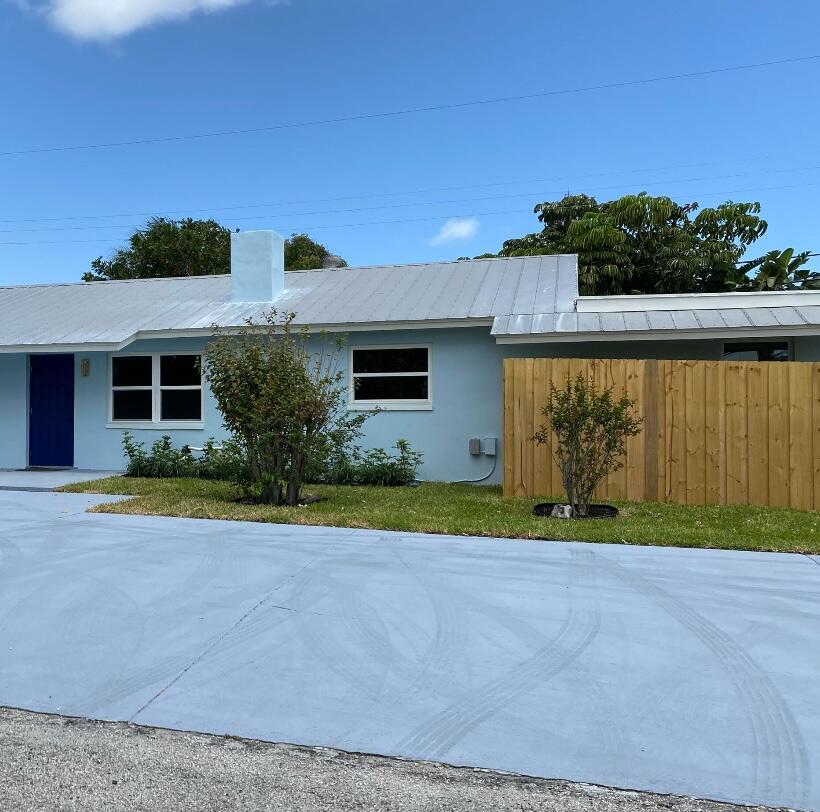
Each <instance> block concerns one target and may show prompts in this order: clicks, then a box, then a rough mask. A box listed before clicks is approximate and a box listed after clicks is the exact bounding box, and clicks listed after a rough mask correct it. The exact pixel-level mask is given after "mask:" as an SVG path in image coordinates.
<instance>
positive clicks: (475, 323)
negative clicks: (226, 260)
mask: <svg viewBox="0 0 820 812" xmlns="http://www.w3.org/2000/svg"><path fill="white" fill-rule="evenodd" d="M492 326H493V319H492V318H486V319H439V320H435V321H385V322H377V321H371V322H359V323H356V324H311V325H309V326H308V332H310V333H363V332H375V331H382V330H428V329H437V330H438V329H443V328H445V327H451V328H452V327H492ZM293 327H294V328H296V329H299V328H301V327H302V325H301V324H299V323H297V322H294V324H293ZM218 329H219V332H221V333H228V334H231V333H238V332H239V331H240V330H243V329H245V327H244V326H241V325H236V326H230V327H229V326H226V327H219V328H218ZM254 329H257V330H259V331H260V332H261V331H264V330H266V329H267V325H266V324H259V325H254ZM212 335H214V330H213V328H211V327H200V328H197V329H192V330H144V331H140V332H138V333H135V334H134V335H133V336H132V337H131V338H129V339H128V340H127V341H126V342H124V343H123V345H122V346H126V345H127V344H130V343H132V342H133V341H137V340H138V339H148V338H201V337H203V336H204V337H207V338H209V337H211V336H212Z"/></svg>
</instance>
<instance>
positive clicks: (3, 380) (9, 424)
mask: <svg viewBox="0 0 820 812" xmlns="http://www.w3.org/2000/svg"><path fill="white" fill-rule="evenodd" d="M27 454H28V358H27V356H25V355H16V354H15V355H0V468H25V466H26V462H27V459H26V455H27Z"/></svg>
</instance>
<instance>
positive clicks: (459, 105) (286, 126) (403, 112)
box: [0, 54, 820, 158]
mask: <svg viewBox="0 0 820 812" xmlns="http://www.w3.org/2000/svg"><path fill="white" fill-rule="evenodd" d="M818 59H820V54H810V55H808V56H794V57H787V58H785V59H773V60H769V61H767V62H750V63H747V64H744V65H731V66H728V67H723V68H709V69H707V70H699V71H689V72H687V73H675V74H667V75H664V76H652V77H648V78H644V79H630V80H627V81H622V82H606V83H604V84H598V85H586V86H581V87H573V88H562V89H556V90H544V91H540V92H538V93H524V94H520V95H516V96H498V97H495V98H489V99H474V100H471V101H463V102H452V103H449V104H434V105H429V106H426V107H408V108H405V109H400V110H388V111H385V112H380V113H360V114H357V115H349V116H338V117H336V118H324V119H315V120H313V121H294V122H287V123H282V124H271V125H268V126H265V127H248V128H244V129H235V130H218V131H215V132H205V133H191V134H187V135H173V136H163V137H154V138H134V139H129V140H125V141H109V142H102V143H96V144H75V145H71V146H53V147H36V148H29V149H17V150H7V151H5V152H0V157H2V158H8V157H13V156H20V155H38V154H43V153H54V152H72V151H80V150H96V149H112V148H116V147H132V146H139V145H143V144H168V143H175V142H180V141H193V140H197V139H206V138H224V137H228V136H235V135H251V134H254V133H265V132H275V131H278V130H293V129H299V128H305V127H322V126H327V125H332V124H343V123H346V122H353V121H372V120H375V119H385V118H394V117H397V116H409V115H415V114H418V113H437V112H442V111H444V110H462V109H465V108H470V107H483V106H487V105H493V104H508V103H510V102H520V101H531V100H534V99H544V98H548V97H550V96H567V95H572V94H575V93H590V92H593V91H597V90H613V89H616V88H624V87H637V86H640V85H650V84H656V83H659V82H670V81H679V80H683V79H694V78H697V77H700V76H715V75H718V74H723V73H733V72H736V71H744V70H754V69H758V68H768V67H773V66H776V65H789V64H796V63H804V62H812V61H816V60H818Z"/></svg>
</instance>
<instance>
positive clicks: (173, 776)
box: [0, 710, 761, 812]
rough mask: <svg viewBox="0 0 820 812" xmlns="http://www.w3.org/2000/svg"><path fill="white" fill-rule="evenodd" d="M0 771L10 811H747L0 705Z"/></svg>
mask: <svg viewBox="0 0 820 812" xmlns="http://www.w3.org/2000/svg"><path fill="white" fill-rule="evenodd" d="M0 776H2V780H0V809H5V810H14V811H15V812H35V811H36V812H41V810H46V809H47V810H71V811H72V812H92V810H93V812H175V811H176V810H179V812H198V811H199V810H201V812H215V810H219V812H231V810H243V812H254V810H259V811H260V812H261V810H277V812H278V811H281V812H285V810H287V812H293V810H299V812H327V811H328V810H340V811H341V810H344V812H349V811H350V810H357V809H361V810H374V809H379V810H403V812H412V811H413V810H438V811H440V812H461V810H464V811H465V812H466V811H467V810H469V811H470V812H482V811H483V810H486V812H506V811H507V810H509V812H536V810H539V812H543V810H551V811H552V812H621V810H643V811H644V812H655V810H658V812H661V811H662V812H669V811H670V810H671V811H672V812H741V811H742V812H751V811H750V809H749V807H737V806H730V805H724V804H717V803H713V802H710V801H696V800H693V799H691V798H676V797H670V796H659V795H652V794H643V793H640V794H638V793H634V792H618V791H613V790H607V789H604V788H602V787H594V786H589V785H586V786H585V785H580V784H570V783H568V782H566V781H545V780H543V779H535V778H525V777H520V776H512V775H502V774H498V773H493V772H487V771H479V770H473V769H464V768H455V767H448V766H444V765H441V764H431V763H420V762H412V761H398V760H395V759H388V758H381V757H379V756H367V755H361V754H355V753H344V752H340V751H338V750H328V749H316V748H307V747H297V746H293V745H277V744H267V743H263V742H256V741H248V740H239V739H235V738H222V737H214V736H203V735H195V734H191V733H178V732H175V731H168V730H156V729H150V728H144V727H137V726H134V725H126V724H122V723H116V722H88V721H83V720H78V719H64V718H61V717H55V716H40V715H37V714H33V713H26V712H22V711H14V710H0ZM757 809H761V807H757Z"/></svg>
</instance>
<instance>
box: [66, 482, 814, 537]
mask: <svg viewBox="0 0 820 812" xmlns="http://www.w3.org/2000/svg"><path fill="white" fill-rule="evenodd" d="M62 490H63V491H68V492H74V493H107V494H126V495H130V496H133V497H134V498H131V499H126V500H124V501H122V502H116V503H114V504H107V505H100V506H99V507H96V508H94V510H95V511H96V512H100V513H138V514H148V515H154V516H185V517H190V518H198V519H199V518H202V519H242V520H245V521H255V522H279V523H285V524H314V525H330V526H334V527H369V528H373V529H379V530H403V531H408V532H424V533H448V534H452V535H471V536H504V537H508V538H524V539H557V540H577V541H596V542H611V543H624V544H659V545H664V546H669V547H722V548H725V549H735V550H779V551H791V552H800V553H820V538H818V536H820V530H818V514H817V513H814V512H812V513H808V512H804V511H799V510H789V509H786V508H762V507H718V506H709V507H683V506H680V505H667V504H652V503H649V504H639V503H633V502H616V503H615V504H617V505H618V507H619V508H620V509H621V515H620V516H619V517H618V518H617V519H614V520H613V519H610V520H602V519H597V520H595V519H592V520H584V521H566V520H561V519H541V518H537V517H535V516H533V515H532V507H533V505H534V504H535V502H536V501H537V500H534V499H503V498H502V496H501V490H500V488H490V487H475V486H471V485H447V484H440V483H429V484H424V485H421V486H419V487H417V488H358V487H330V486H319V485H316V486H313V485H312V486H310V487H308V488H307V492H308V493H310V494H315V495H317V496H321V497H324V500H323V501H321V502H316V503H314V504H311V505H308V506H306V507H297V508H283V507H268V506H262V505H246V504H241V503H239V502H236V501H235V500H236V498H237V497H238V495H239V492H238V491H237V489H236V488H235V487H234V486H232V485H230V484H228V483H225V482H207V481H204V480H199V479H130V478H123V477H113V478H111V479H103V480H99V481H97V482H85V483H80V484H79V485H71V486H68V487H65V488H62Z"/></svg>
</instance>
